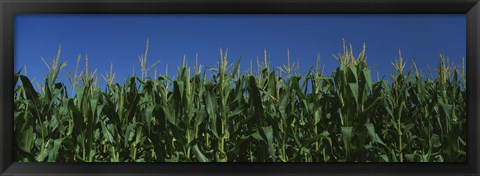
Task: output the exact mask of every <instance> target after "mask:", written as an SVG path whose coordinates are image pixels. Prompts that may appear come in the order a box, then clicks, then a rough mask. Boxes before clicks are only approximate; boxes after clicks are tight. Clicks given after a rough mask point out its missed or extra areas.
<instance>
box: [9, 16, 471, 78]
mask: <svg viewBox="0 0 480 176" xmlns="http://www.w3.org/2000/svg"><path fill="white" fill-rule="evenodd" d="M465 25H466V22H465V16H464V15H461V14H459V15H446V14H443V15H322V14H318V15H273V14H272V15H206V14H204V15H173V14H169V15H165V14H163V15H162V14H159V15H17V16H16V17H15V70H16V71H18V70H20V69H21V68H22V67H23V66H24V65H26V66H27V75H28V76H29V77H30V78H31V79H32V78H33V79H35V81H38V82H43V78H44V77H45V75H46V73H47V71H48V70H47V68H46V67H45V66H44V64H43V62H42V61H41V59H40V58H41V57H43V58H44V59H45V60H47V61H48V60H51V59H53V58H54V57H55V55H56V52H57V48H58V46H59V45H60V44H61V45H62V57H61V60H62V61H67V62H68V66H67V67H66V68H65V69H66V70H68V71H70V72H74V69H75V61H76V58H77V56H78V55H79V54H81V55H82V63H81V64H80V68H83V67H84V56H85V54H88V56H89V67H90V68H97V69H98V70H99V71H100V73H105V72H107V71H108V70H109V67H110V63H113V65H114V67H113V70H114V72H115V73H116V74H117V76H118V78H117V82H124V81H125V78H126V77H127V76H129V75H131V73H132V65H134V66H135V72H136V73H137V75H139V74H138V73H139V70H140V64H139V61H138V57H139V56H140V55H141V54H142V53H143V52H144V50H145V41H146V39H147V38H149V40H150V48H149V55H148V63H153V62H154V61H156V60H160V63H159V64H158V65H157V68H158V73H161V74H163V73H165V65H166V64H168V68H169V75H172V74H175V73H176V69H177V66H178V65H180V64H181V62H182V59H183V55H186V57H187V62H188V64H189V65H194V63H195V53H198V56H199V63H200V64H202V65H205V66H209V67H214V66H216V62H217V60H218V58H219V49H220V48H223V49H226V48H228V49H229V52H228V57H229V59H230V60H231V61H232V60H236V59H237V58H239V57H240V56H241V57H242V67H241V69H242V71H246V70H247V69H248V67H249V66H250V60H254V66H255V65H256V64H255V63H256V58H257V57H259V58H260V59H262V58H263V50H264V48H265V49H267V52H268V53H269V55H270V57H271V64H272V66H273V67H276V66H280V65H282V64H285V63H286V61H287V54H286V50H287V48H290V54H291V58H292V60H294V61H295V60H297V59H298V61H299V63H300V72H302V73H306V72H307V71H308V69H310V68H311V67H312V66H314V65H315V61H316V55H317V53H320V57H321V63H322V65H325V71H326V73H329V74H330V73H331V72H332V71H333V69H335V68H336V67H337V66H338V63H337V61H336V60H335V59H334V58H333V56H332V54H337V53H340V52H341V50H342V46H341V40H342V38H345V40H346V41H347V42H350V43H352V45H353V48H354V53H355V55H356V54H358V52H359V51H360V49H361V46H362V43H364V42H365V43H366V44H367V53H366V55H367V58H368V60H367V63H368V64H370V65H371V64H374V65H376V66H375V67H373V71H372V73H373V74H374V75H372V76H373V77H374V78H375V80H376V72H379V73H380V75H386V74H388V73H391V72H392V71H393V66H392V65H391V62H392V61H393V59H394V58H395V57H396V56H397V55H398V50H399V49H401V50H402V55H403V57H404V59H406V60H407V61H410V60H411V59H413V58H415V60H416V62H417V65H418V66H419V67H420V68H421V69H422V70H423V72H424V73H427V64H428V65H430V67H431V68H432V69H435V68H436V66H437V64H438V61H439V60H438V59H439V53H443V54H445V55H446V56H448V57H449V58H450V60H451V61H453V62H455V64H461V58H462V57H464V56H465V54H466V30H465V27H466V26H465ZM410 65H411V64H410V62H408V64H407V68H409V67H410ZM150 75H153V69H152V71H151V72H150ZM60 80H61V81H62V80H63V81H65V82H68V81H67V79H66V76H65V73H62V74H61V76H60ZM101 82H103V81H101Z"/></svg>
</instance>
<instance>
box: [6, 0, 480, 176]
mask: <svg viewBox="0 0 480 176" xmlns="http://www.w3.org/2000/svg"><path fill="white" fill-rule="evenodd" d="M0 13H1V23H0V25H1V28H0V32H1V35H0V42H1V45H0V46H1V47H0V53H1V56H0V57H1V58H0V74H1V75H0V173H2V174H1V175H2V176H13V175H22V176H27V175H71V176H73V175H105V176H106V175H210V176H211V175H449V176H450V175H452V176H453V175H464V176H466V175H468V176H473V175H480V174H479V173H480V170H479V169H480V167H479V166H480V165H479V158H480V152H479V141H480V133H479V130H480V121H479V120H478V118H479V110H480V103H479V100H480V89H479V83H480V80H479V78H480V77H479V76H480V62H479V61H480V35H479V34H480V3H479V0H435V1H432V0H296V1H295V0H245V1H240V0H203V1H201V2H199V1H196V0H83V1H79V0H43V1H35V0H0ZM172 13H173V14H175V13H176V14H181V13H187V14H197V13H211V14H222V13H233V14H243V13H245V14H264V13H269V14H276V13H281V14H296V13H301V14H316V13H320V14H322V13H335V14H339V13H341V14H343V13H347V14H465V15H466V21H467V26H466V30H467V31H466V32H467V36H466V37H467V40H466V41H467V48H466V49H467V50H466V53H467V55H466V56H467V57H466V66H467V68H466V72H467V83H466V85H467V115H468V118H467V125H468V127H467V128H468V131H469V132H468V134H467V138H468V140H467V143H468V144H467V148H468V151H467V162H465V163H18V162H14V161H13V125H12V124H13V118H12V117H13V88H14V85H13V73H14V72H13V66H14V65H13V63H14V37H13V34H14V27H15V26H14V16H15V15H16V14H172Z"/></svg>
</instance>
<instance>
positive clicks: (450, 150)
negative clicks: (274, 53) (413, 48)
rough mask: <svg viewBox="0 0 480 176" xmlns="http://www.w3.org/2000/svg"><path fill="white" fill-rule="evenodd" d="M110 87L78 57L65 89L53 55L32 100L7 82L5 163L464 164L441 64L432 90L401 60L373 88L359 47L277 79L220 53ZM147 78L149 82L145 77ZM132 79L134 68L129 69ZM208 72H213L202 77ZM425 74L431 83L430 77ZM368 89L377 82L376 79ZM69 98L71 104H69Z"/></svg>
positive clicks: (461, 115)
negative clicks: (10, 105) (333, 63)
mask: <svg viewBox="0 0 480 176" xmlns="http://www.w3.org/2000/svg"><path fill="white" fill-rule="evenodd" d="M147 53H148V40H147V43H146V49H145V52H144V54H143V55H142V56H141V57H140V66H141V69H140V75H141V76H139V77H137V76H135V73H133V74H132V76H131V77H129V78H127V79H126V80H125V81H124V83H118V82H115V80H116V75H115V73H114V72H113V65H111V66H110V72H109V73H106V74H104V75H101V76H102V77H103V79H104V81H105V83H106V85H105V89H104V90H101V89H100V86H99V80H98V72H97V71H96V70H93V71H92V69H89V68H88V56H85V62H86V65H85V68H84V70H82V71H80V73H78V69H79V68H78V63H79V62H80V61H81V57H80V56H79V57H78V59H77V63H76V68H75V72H74V75H70V73H68V72H67V76H68V77H69V81H70V84H69V85H70V86H71V87H68V88H67V86H66V85H65V84H64V83H62V82H58V81H57V78H58V75H59V73H60V71H61V70H62V69H64V68H65V66H66V63H64V62H61V61H60V58H61V49H59V50H58V54H57V56H56V57H55V58H54V59H53V61H52V62H50V63H47V62H45V64H46V66H47V68H48V69H49V73H48V75H47V76H46V78H45V80H44V83H42V84H43V86H42V90H41V91H40V90H39V91H37V90H38V89H35V88H34V86H33V85H32V82H31V80H30V79H29V78H28V77H27V76H26V70H24V73H25V74H21V73H22V72H18V73H16V74H15V77H14V80H15V81H16V83H15V89H14V91H15V92H14V104H15V110H14V117H13V118H14V133H15V138H14V139H15V143H14V144H15V146H14V149H15V150H14V154H15V158H16V161H19V162H462V161H465V160H466V147H467V144H466V143H467V141H466V133H467V130H466V128H465V127H466V86H465V84H466V82H465V70H464V66H463V65H462V69H459V68H458V67H456V66H455V65H453V64H450V63H449V60H448V59H447V58H446V57H445V56H443V55H440V59H439V65H438V68H437V72H436V78H435V79H434V78H433V76H429V77H425V76H424V75H423V73H422V72H421V70H419V69H418V68H417V65H416V63H415V62H414V61H412V67H411V68H410V69H408V68H407V66H406V61H405V59H404V58H403V57H402V56H401V53H400V52H399V55H398V57H397V58H396V59H395V60H394V61H393V63H392V65H393V69H394V70H395V72H394V73H392V74H390V75H389V76H390V79H389V80H386V79H379V78H377V81H374V80H373V79H372V78H371V68H370V67H369V65H367V56H366V55H367V54H366V45H365V44H363V46H362V48H361V50H360V52H358V54H355V53H354V51H353V47H352V46H351V45H350V46H348V47H347V45H346V44H345V41H343V50H342V53H340V54H338V55H334V57H335V59H337V61H338V62H339V65H338V67H337V69H335V71H333V73H331V74H330V75H328V74H324V73H323V69H320V58H319V56H318V57H317V62H316V66H315V68H312V69H310V71H309V72H308V73H305V74H300V73H299V72H298V71H299V65H298V62H297V63H294V64H292V63H291V61H290V50H287V59H286V60H287V64H286V65H283V66H282V67H277V69H275V68H273V67H270V58H269V57H268V53H267V51H266V50H265V51H264V59H263V63H259V62H258V61H257V70H256V71H257V72H256V73H254V71H253V70H254V68H253V65H252V61H250V68H249V69H248V71H247V72H246V73H245V74H241V73H240V59H237V60H236V62H232V61H230V60H229V58H228V57H227V56H228V49H227V50H222V49H220V57H219V61H218V65H217V66H216V67H215V68H209V69H202V65H199V64H198V55H196V58H195V66H194V67H193V69H192V68H191V67H190V66H188V64H187V62H186V58H184V61H183V64H182V65H180V66H178V68H177V72H176V73H177V75H176V76H173V77H171V76H169V75H168V66H166V67H167V68H166V71H165V74H158V75H157V70H156V64H157V63H158V61H157V62H155V63H153V64H152V65H150V66H147ZM152 68H154V70H155V71H154V76H153V77H150V76H151V75H149V74H148V71H149V70H150V69H152ZM132 72H134V67H133V69H132ZM207 72H211V73H212V74H209V76H208V77H207ZM432 74H433V73H432V72H430V75H432ZM377 77H379V76H378V75H377ZM67 90H68V91H71V92H70V94H69V93H68V92H67Z"/></svg>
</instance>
